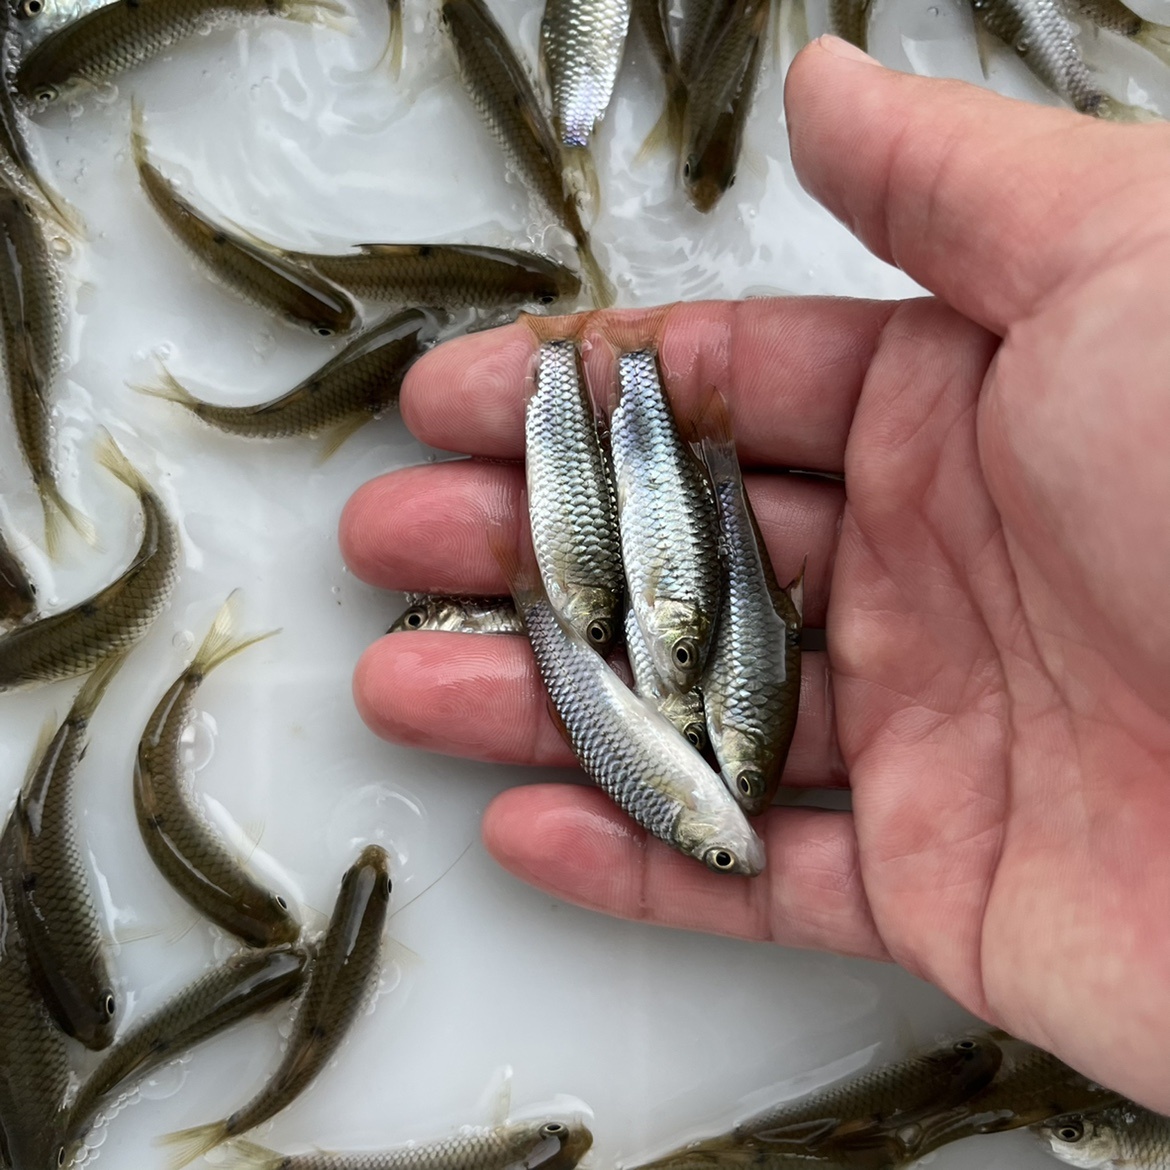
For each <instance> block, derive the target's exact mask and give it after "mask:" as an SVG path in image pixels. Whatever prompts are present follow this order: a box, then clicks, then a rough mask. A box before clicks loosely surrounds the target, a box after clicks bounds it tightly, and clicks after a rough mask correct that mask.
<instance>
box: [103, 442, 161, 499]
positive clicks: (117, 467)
mask: <svg viewBox="0 0 1170 1170" xmlns="http://www.w3.org/2000/svg"><path fill="white" fill-rule="evenodd" d="M97 461H98V463H100V464H101V465H102V467H104V468H105V469H106V470H107V471H108V472H109V473H110V474H111V475H112V476H114V478H115V479H118V480H120V481H121V482H122V483H124V484H125V485H126V486H127V487H128V488H129V489H130V490H131V491H132V492H134V493H135V494H136V495H138V496H145V495H147V494H149V493H150V491H151V486H150V484H149V483H147V481H146V479H145V477H144V476H143V475H142V473H141V472H140V471H139V470H138V468H137V467H135V466H134V464H133V463H131V462H130V460H129V459H127V458H126V456H125V455H124V454H123V453H122V448H121V447H119V446H118V444H117V443H116V442H114V437H113V435H111V434H110V432H109V431H107V430H105V428H102V430H101V432H100V436H99V439H98V446H97Z"/></svg>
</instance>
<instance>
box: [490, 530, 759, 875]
mask: <svg viewBox="0 0 1170 1170" xmlns="http://www.w3.org/2000/svg"><path fill="white" fill-rule="evenodd" d="M489 541H490V542H491V545H492V550H493V553H494V555H495V556H496V559H497V560H498V561H499V563H500V567H501V568H502V569H503V572H504V576H505V577H506V578H507V580H508V583H509V587H510V589H511V591H512V596H513V597H514V598H515V600H516V608H517V609H518V610H519V611H520V614H521V615H522V616H523V618H524V626H525V628H526V629H527V631H528V638H529V641H530V642H531V643H532V651H533V654H534V656H535V658H536V665H537V667H538V669H539V671H540V676H541V678H542V679H543V680H544V685H545V689H546V690H547V691H548V696H549V702H550V706H551V709H552V713H553V716H554V720H555V721H556V722H557V723H559V725H560V726H561V727H562V728H563V729H564V733H565V737H566V738H567V739H568V741H569V744H570V746H571V747H572V749H573V752H574V754H575V755H576V757H577V759H578V761H579V762H580V764H581V767H582V768H583V769H584V770H585V773H586V774H587V775H588V776H589V778H590V779H591V780H593V781H594V783H595V784H597V785H598V787H600V788H601V789H602V790H603V791H604V792H606V793H607V794H608V795H609V796H610V797H611V799H612V800H613V801H614V803H615V804H617V805H618V807H619V808H621V809H623V810H624V811H625V812H626V813H627V814H628V815H629V816H630V817H631V818H632V819H633V820H635V821H636V822H637V823H638V824H639V825H641V826H642V828H644V829H645V830H646V831H647V832H648V833H650V834H652V835H653V836H655V837H657V838H658V839H659V840H661V841H664V842H666V844H668V845H670V846H671V847H672V848H674V849H677V850H678V851H679V852H681V853H685V854H687V855H688V856H690V857H694V858H697V859H698V860H699V861H702V862H703V863H704V864H705V865H706V866H707V867H708V868H709V869H711V870H714V871H715V872H717V873H734V874H742V875H745V876H748V877H754V876H755V875H756V874H758V873H761V872H762V871H763V868H764V861H765V858H764V846H763V843H762V842H761V841H760V839H759V838H758V837H757V836H756V834H755V832H754V831H753V830H752V827H751V826H750V825H749V824H748V822H747V818H746V817H745V816H744V814H743V812H742V811H741V810H740V808H739V806H738V805H737V804H736V803H735V801H734V800H733V799H732V798H731V795H730V793H729V792H728V791H727V789H726V788H724V786H723V781H722V780H721V779H720V777H719V775H718V773H717V772H714V771H713V770H712V769H711V768H710V767H709V766H708V764H707V762H706V761H705V760H704V759H703V757H702V756H700V755H699V753H698V752H697V751H695V749H694V748H693V747H692V746H691V745H690V744H689V743H687V741H686V740H685V739H683V737H682V736H681V735H679V733H678V731H677V730H676V729H675V727H674V726H673V725H672V724H671V723H669V722H667V720H666V719H664V718H663V717H662V716H661V715H660V714H659V713H658V712H657V711H656V710H655V709H654V708H653V707H652V706H650V705H649V704H648V703H646V702H644V701H643V700H642V699H640V698H639V697H638V696H637V695H635V694H634V692H633V691H631V690H630V689H629V687H627V686H626V685H625V683H623V682H622V680H621V679H620V678H619V677H618V676H617V675H616V674H615V673H614V671H613V670H612V669H611V667H610V666H609V663H607V662H606V660H605V659H604V658H603V657H602V656H601V655H600V654H598V653H597V652H596V650H594V648H593V647H592V646H591V645H590V644H589V643H588V642H587V641H586V640H585V639H584V638H582V637H581V635H580V634H578V633H577V631H576V630H574V629H573V627H572V626H570V625H569V624H568V623H567V622H566V621H564V619H563V618H561V616H560V615H559V614H558V613H557V611H556V610H555V609H554V608H553V606H552V604H551V602H550V601H549V599H548V596H547V594H546V593H545V591H544V585H543V584H542V582H541V580H540V571H539V569H538V568H537V566H536V563H535V560H533V561H532V563H531V564H525V565H522V564H521V562H520V560H519V558H518V557H517V555H516V553H515V551H514V550H513V549H511V548H509V547H507V546H506V545H505V544H504V543H503V541H502V538H501V536H500V534H499V533H498V532H494V531H493V532H491V533H489Z"/></svg>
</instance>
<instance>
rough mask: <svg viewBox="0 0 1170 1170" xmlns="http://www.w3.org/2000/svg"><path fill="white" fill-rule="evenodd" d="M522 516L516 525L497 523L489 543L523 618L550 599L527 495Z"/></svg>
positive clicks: (494, 524) (520, 512)
mask: <svg viewBox="0 0 1170 1170" xmlns="http://www.w3.org/2000/svg"><path fill="white" fill-rule="evenodd" d="M518 515H519V517H520V520H519V522H518V523H517V524H516V525H509V524H505V523H503V521H500V520H497V521H494V522H493V523H492V524H491V525H490V526H489V528H488V532H487V541H488V548H489V550H490V551H491V554H492V556H493V557H495V559H496V564H498V565H499V566H500V572H502V573H503V574H504V580H505V581H507V583H508V592H509V593H511V594H512V598H513V600H514V601H515V602H516V609H517V611H518V612H519V614H520V616H521V617H523V616H524V614H525V613H527V611H528V610H529V609H531V608H532V606H533V605H535V604H536V603H537V602H540V601H544V600H545V599H546V596H547V595H546V593H545V590H544V582H543V581H542V580H541V579H540V569H539V568H538V567H537V564H536V556H535V554H534V553H533V551H532V532H531V529H530V528H529V527H528V522H527V519H526V517H527V515H528V495H527V493H526V492H525V493H523V495H522V503H521V506H520V508H519V510H518Z"/></svg>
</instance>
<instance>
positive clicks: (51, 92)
mask: <svg viewBox="0 0 1170 1170" xmlns="http://www.w3.org/2000/svg"><path fill="white" fill-rule="evenodd" d="M56 96H57V87H56V86H55V85H38V86H37V88H36V89H34V90H33V97H34V98H36V100H37V101H38V102H51V101H52V100H53V99H54V98H55V97H56ZM61 1156H62V1157H64V1153H62V1155H61Z"/></svg>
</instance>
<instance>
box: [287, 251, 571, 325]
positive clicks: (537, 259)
mask: <svg viewBox="0 0 1170 1170" xmlns="http://www.w3.org/2000/svg"><path fill="white" fill-rule="evenodd" d="M288 255H289V258H290V259H291V260H292V261H294V262H295V263H297V264H300V265H303V266H304V267H306V268H310V269H312V270H313V271H314V272H317V273H319V274H320V275H321V276H323V277H324V278H325V279H326V280H328V281H331V282H332V283H333V284H335V285H338V286H339V287H340V288H343V289H345V290H346V291H347V292H349V293H352V294H353V295H354V296H357V297H361V298H362V299H364V300H369V301H384V302H389V303H391V304H396V305H427V306H429V307H431V308H436V309H447V310H451V309H463V308H483V309H498V308H505V307H508V306H513V305H521V304H529V303H532V302H536V303H537V304H541V305H551V304H553V303H554V302H556V301H559V300H564V299H566V298H569V297H576V296H577V295H578V293H580V291H581V279H580V277H578V276H577V274H576V273H575V272H572V271H570V270H569V269H568V268H566V267H565V266H564V265H563V264H558V263H556V261H555V260H550V259H548V257H546V256H541V255H540V254H539V253H536V252H521V251H516V250H513V249H509V248H485V247H480V246H477V245H471V244H358V245H357V247H356V248H355V249H353V250H352V251H350V252H345V253H342V254H341V255H339V256H327V255H319V254H316V253H313V252H289V253H288Z"/></svg>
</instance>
